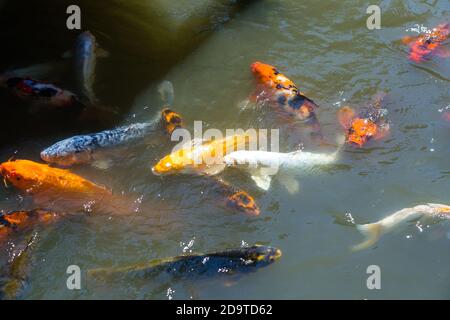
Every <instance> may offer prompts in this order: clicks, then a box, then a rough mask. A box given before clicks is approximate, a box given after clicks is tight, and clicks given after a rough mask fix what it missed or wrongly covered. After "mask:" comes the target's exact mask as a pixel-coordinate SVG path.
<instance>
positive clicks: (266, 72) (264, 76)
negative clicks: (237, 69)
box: [250, 61, 284, 85]
mask: <svg viewBox="0 0 450 320" xmlns="http://www.w3.org/2000/svg"><path fill="white" fill-rule="evenodd" d="M250 69H251V70H252V73H253V74H254V75H255V77H256V78H257V79H258V80H259V81H260V82H261V83H264V84H268V85H275V83H276V82H274V80H275V79H276V78H277V77H278V76H283V75H282V74H281V73H280V71H278V69H277V68H275V67H274V66H272V65H270V64H266V63H262V62H259V61H256V62H254V63H252V65H251V66H250ZM283 77H284V76H283Z"/></svg>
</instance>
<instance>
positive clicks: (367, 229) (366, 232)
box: [352, 223, 381, 251]
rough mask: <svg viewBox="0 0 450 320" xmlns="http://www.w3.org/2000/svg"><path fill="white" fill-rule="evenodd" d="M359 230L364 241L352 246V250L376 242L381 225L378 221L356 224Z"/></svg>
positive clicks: (365, 247)
mask: <svg viewBox="0 0 450 320" xmlns="http://www.w3.org/2000/svg"><path fill="white" fill-rule="evenodd" d="M356 228H357V229H358V231H359V232H361V234H362V235H363V236H364V237H365V238H366V240H365V241H363V242H361V243H360V244H357V245H355V246H353V247H352V251H360V250H364V249H367V248H369V247H371V246H372V245H374V244H375V243H377V241H378V240H379V239H380V236H381V225H380V224H379V223H371V224H363V225H356Z"/></svg>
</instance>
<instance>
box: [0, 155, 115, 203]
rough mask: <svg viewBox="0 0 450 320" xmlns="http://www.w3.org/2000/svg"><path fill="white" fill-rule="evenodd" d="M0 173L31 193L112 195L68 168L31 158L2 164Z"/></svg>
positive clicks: (7, 179)
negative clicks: (55, 166)
mask: <svg viewBox="0 0 450 320" xmlns="http://www.w3.org/2000/svg"><path fill="white" fill-rule="evenodd" d="M0 174H1V175H2V176H3V178H4V179H6V181H8V182H9V183H11V184H12V185H13V186H15V187H16V188H18V189H19V190H21V191H24V192H26V193H29V194H38V193H42V192H59V193H61V192H62V193H65V194H80V195H83V194H86V195H89V194H92V195H94V194H95V195H110V194H111V191H109V190H108V189H106V188H105V187H103V186H100V185H97V184H95V183H93V182H91V181H89V180H86V179H84V178H82V177H80V176H78V175H76V174H74V173H72V172H70V171H68V170H63V169H58V168H52V167H49V166H48V165H47V164H41V163H37V162H33V161H29V160H14V161H8V162H3V163H2V164H0Z"/></svg>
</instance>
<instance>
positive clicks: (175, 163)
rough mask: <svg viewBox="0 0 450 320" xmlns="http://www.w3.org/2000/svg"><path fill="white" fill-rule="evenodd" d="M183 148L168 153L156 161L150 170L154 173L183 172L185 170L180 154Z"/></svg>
mask: <svg viewBox="0 0 450 320" xmlns="http://www.w3.org/2000/svg"><path fill="white" fill-rule="evenodd" d="M182 152H183V150H179V151H178V152H174V153H172V154H169V155H167V156H165V157H164V158H162V159H161V160H159V161H158V163H157V164H155V165H154V166H153V167H152V172H153V174H154V175H157V176H162V175H172V174H177V173H181V172H184V171H185V170H186V162H185V160H184V159H185V158H184V157H183V155H182Z"/></svg>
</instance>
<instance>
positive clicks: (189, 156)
mask: <svg viewBox="0 0 450 320" xmlns="http://www.w3.org/2000/svg"><path fill="white" fill-rule="evenodd" d="M252 139H253V137H252V135H248V134H236V135H232V136H227V137H226V138H223V139H218V140H213V141H206V142H205V141H195V140H193V141H190V142H189V143H187V144H185V145H183V146H182V147H181V148H180V149H178V150H176V151H174V152H172V153H171V154H169V155H167V156H165V157H164V158H162V159H161V160H160V161H159V162H158V163H157V164H156V165H155V166H153V167H152V172H153V174H155V175H172V174H179V173H181V174H206V175H215V174H218V173H220V172H222V171H223V169H224V168H225V164H224V163H223V156H225V155H227V154H228V153H230V152H233V151H235V150H239V149H242V148H245V146H246V144H248V143H251V142H252Z"/></svg>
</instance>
